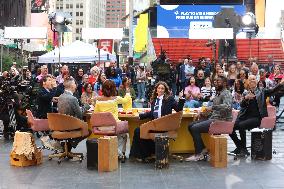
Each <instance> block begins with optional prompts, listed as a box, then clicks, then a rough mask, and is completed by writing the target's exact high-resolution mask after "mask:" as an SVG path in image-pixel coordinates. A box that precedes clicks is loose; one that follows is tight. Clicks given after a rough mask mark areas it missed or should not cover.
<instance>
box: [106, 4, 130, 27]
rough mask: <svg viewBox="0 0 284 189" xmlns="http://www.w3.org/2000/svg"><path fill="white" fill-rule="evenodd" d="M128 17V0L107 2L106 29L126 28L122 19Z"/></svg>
mask: <svg viewBox="0 0 284 189" xmlns="http://www.w3.org/2000/svg"><path fill="white" fill-rule="evenodd" d="M125 15H126V0H106V20H105V23H106V27H107V28H122V27H125V20H124V21H122V20H121V19H122V18H123V17H125Z"/></svg>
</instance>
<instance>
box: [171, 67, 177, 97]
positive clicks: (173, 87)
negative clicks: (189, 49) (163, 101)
mask: <svg viewBox="0 0 284 189" xmlns="http://www.w3.org/2000/svg"><path fill="white" fill-rule="evenodd" d="M170 68H171V74H170V83H171V87H170V89H171V91H172V94H173V96H175V95H177V80H178V75H177V70H176V66H175V65H173V64H171V65H170Z"/></svg>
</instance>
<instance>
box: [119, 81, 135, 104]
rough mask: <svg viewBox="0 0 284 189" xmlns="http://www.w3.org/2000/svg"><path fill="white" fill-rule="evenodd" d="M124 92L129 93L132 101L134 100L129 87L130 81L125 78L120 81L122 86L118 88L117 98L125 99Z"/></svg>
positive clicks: (132, 91)
mask: <svg viewBox="0 0 284 189" xmlns="http://www.w3.org/2000/svg"><path fill="white" fill-rule="evenodd" d="M126 91H129V92H130V95H131V98H132V100H135V99H136V94H135V90H134V89H133V88H132V87H131V81H130V79H129V78H128V77H125V78H124V79H123V80H122V84H121V85H120V87H119V89H118V96H121V97H122V98H123V97H125V95H126ZM126 109H127V108H126Z"/></svg>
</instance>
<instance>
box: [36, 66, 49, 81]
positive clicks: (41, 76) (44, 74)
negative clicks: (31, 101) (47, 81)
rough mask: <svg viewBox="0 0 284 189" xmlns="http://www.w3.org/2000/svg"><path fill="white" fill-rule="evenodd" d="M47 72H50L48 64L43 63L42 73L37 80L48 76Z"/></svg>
mask: <svg viewBox="0 0 284 189" xmlns="http://www.w3.org/2000/svg"><path fill="white" fill-rule="evenodd" d="M47 74H48V68H47V65H42V66H41V67H40V75H38V76H37V77H36V79H37V81H38V82H40V81H41V79H42V78H43V77H44V76H46V75H47Z"/></svg>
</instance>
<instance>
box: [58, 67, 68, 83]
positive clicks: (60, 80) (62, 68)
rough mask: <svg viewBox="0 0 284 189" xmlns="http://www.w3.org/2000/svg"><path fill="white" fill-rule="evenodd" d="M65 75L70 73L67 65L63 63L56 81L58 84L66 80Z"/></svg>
mask: <svg viewBox="0 0 284 189" xmlns="http://www.w3.org/2000/svg"><path fill="white" fill-rule="evenodd" d="M65 75H69V68H68V66H67V65H63V66H62V67H61V73H60V75H59V76H57V77H56V82H57V84H58V85H59V84H61V83H63V82H64V76H65Z"/></svg>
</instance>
